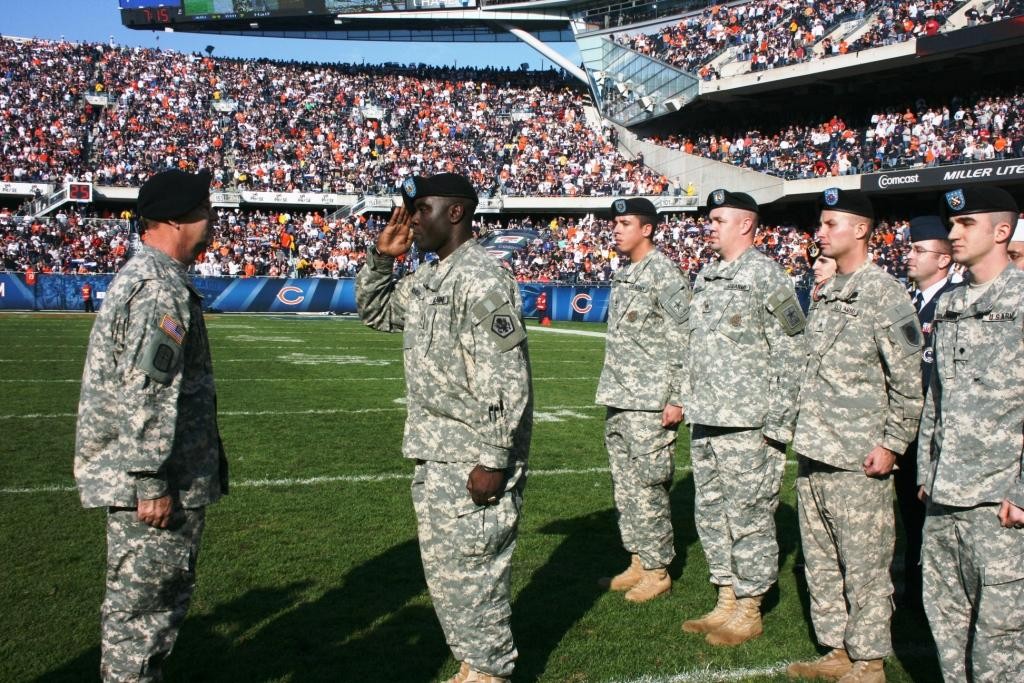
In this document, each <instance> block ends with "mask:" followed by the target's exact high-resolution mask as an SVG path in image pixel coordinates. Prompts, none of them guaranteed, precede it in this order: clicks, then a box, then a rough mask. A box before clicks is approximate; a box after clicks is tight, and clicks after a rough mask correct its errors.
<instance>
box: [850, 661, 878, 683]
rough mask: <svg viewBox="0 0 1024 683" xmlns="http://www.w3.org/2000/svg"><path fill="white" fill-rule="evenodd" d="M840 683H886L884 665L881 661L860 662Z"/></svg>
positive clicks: (854, 664)
mask: <svg viewBox="0 0 1024 683" xmlns="http://www.w3.org/2000/svg"><path fill="white" fill-rule="evenodd" d="M839 683H885V666H884V663H883V662H882V660H881V659H862V660H858V661H856V662H854V663H853V668H852V669H851V670H850V672H849V673H847V674H846V675H845V676H843V677H842V678H840V679H839Z"/></svg>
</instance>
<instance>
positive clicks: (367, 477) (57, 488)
mask: <svg viewBox="0 0 1024 683" xmlns="http://www.w3.org/2000/svg"><path fill="white" fill-rule="evenodd" d="M607 472H608V468H607V467H587V468H583V469H564V468H559V469H547V470H530V473H529V476H530V477H551V476H555V477H559V476H575V475H580V474H604V473H607ZM411 476H412V473H411V472H385V473H383V474H339V475H334V476H323V477H302V478H299V477H295V478H292V477H289V478H286V479H242V480H240V481H232V482H231V487H232V488H255V489H263V488H280V487H284V486H316V485H318V484H361V483H375V482H382V481H408V480H409V478H410V477H411ZM75 490H76V489H75V487H74V486H61V485H58V484H53V485H49V486H29V487H25V488H5V489H0V494H32V493H67V492H69V491H75Z"/></svg>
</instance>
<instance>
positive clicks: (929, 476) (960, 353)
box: [917, 264, 1024, 507]
mask: <svg viewBox="0 0 1024 683" xmlns="http://www.w3.org/2000/svg"><path fill="white" fill-rule="evenodd" d="M967 289H968V288H967V286H960V287H957V288H955V289H954V290H952V291H950V292H947V293H946V294H943V295H942V297H941V298H940V299H939V303H938V306H936V310H935V319H934V321H933V323H932V349H933V351H934V356H935V366H934V369H933V370H932V373H931V381H930V384H929V388H928V399H927V400H926V401H925V408H924V416H923V418H922V419H921V435H920V438H919V439H918V458H917V463H918V467H917V472H918V475H917V476H918V484H921V485H923V486H924V487H925V490H926V491H927V493H928V495H929V496H930V497H931V498H932V499H933V500H934V501H935V502H937V503H940V504H942V505H952V506H958V507H971V506H974V505H979V504H982V503H999V502H1002V500H1003V499H1004V498H1005V499H1009V500H1010V501H1011V502H1012V503H1013V504H1014V505H1017V506H1020V507H1024V483H1022V481H1021V472H1022V468H1024V271H1019V270H1017V269H1016V268H1015V267H1014V266H1013V264H1010V265H1009V266H1007V267H1006V270H1004V271H1003V272H1002V273H1000V274H999V276H997V278H996V279H995V281H994V282H993V283H992V285H991V286H990V287H989V289H988V290H987V291H986V292H985V293H984V294H982V295H981V298H979V299H978V300H977V301H975V302H974V303H973V304H971V305H970V306H968V305H967V301H966V297H967Z"/></svg>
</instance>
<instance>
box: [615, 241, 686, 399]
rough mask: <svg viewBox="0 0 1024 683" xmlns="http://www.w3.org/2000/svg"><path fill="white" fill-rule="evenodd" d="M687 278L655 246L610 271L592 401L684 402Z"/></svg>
mask: <svg viewBox="0 0 1024 683" xmlns="http://www.w3.org/2000/svg"><path fill="white" fill-rule="evenodd" d="M689 315H690V281H689V279H688V278H687V277H686V274H685V273H683V271H682V270H680V269H679V267H678V266H677V265H676V264H674V263H672V261H670V260H669V258H668V257H667V256H665V255H664V254H662V253H661V252H660V251H658V250H657V249H652V250H651V251H650V253H648V254H647V255H646V256H645V257H644V258H642V259H640V261H638V262H636V263H632V264H630V265H628V266H626V267H625V268H622V269H620V270H619V271H618V272H617V273H615V277H614V278H613V280H612V296H611V304H610V305H609V308H608V336H607V338H606V339H605V351H604V367H603V368H602V369H601V379H600V381H599V382H598V385H597V398H596V403H598V404H600V405H605V406H611V407H614V408H622V409H624V410H662V409H663V408H664V407H665V405H666V404H668V403H672V404H674V405H679V406H683V405H685V403H684V396H685V393H686V388H687V386H688V383H687V379H686V354H687V342H688V337H689V332H688V330H689V328H688V326H687V325H688V323H687V318H688V317H689Z"/></svg>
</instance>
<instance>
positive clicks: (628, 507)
mask: <svg viewBox="0 0 1024 683" xmlns="http://www.w3.org/2000/svg"><path fill="white" fill-rule="evenodd" d="M604 442H605V446H606V447H607V448H608V463H609V466H610V468H611V472H612V493H613V495H614V498H615V508H616V510H617V511H618V517H619V534H620V535H621V536H622V545H623V547H625V549H626V550H627V551H629V552H630V553H632V554H634V555H639V556H640V562H641V563H642V564H643V566H644V568H645V569H657V568H659V567H667V566H668V565H669V564H671V563H672V560H673V559H674V558H675V547H674V545H673V541H674V537H673V534H672V510H671V507H670V504H669V496H668V493H669V488H670V487H671V486H672V474H673V473H674V471H675V462H674V455H675V445H676V431H675V430H674V429H665V428H664V427H662V426H661V411H660V410H659V411H640V410H619V409H617V408H608V413H607V416H606V417H605V425H604Z"/></svg>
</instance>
